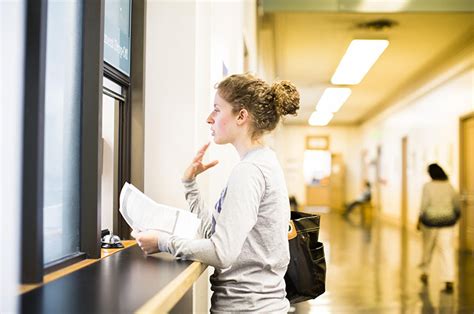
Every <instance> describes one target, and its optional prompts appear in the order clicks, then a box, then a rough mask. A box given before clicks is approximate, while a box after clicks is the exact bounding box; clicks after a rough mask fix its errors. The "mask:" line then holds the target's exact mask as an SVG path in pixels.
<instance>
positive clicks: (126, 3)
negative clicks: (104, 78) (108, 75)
mask: <svg viewBox="0 0 474 314" xmlns="http://www.w3.org/2000/svg"><path fill="white" fill-rule="evenodd" d="M130 17H131V1H130V0H105V21H104V61H105V62H107V63H108V64H110V65H112V66H113V67H114V68H116V69H117V70H119V71H120V72H122V73H124V74H126V75H127V76H130V37H131V27H130V26H131V23H130Z"/></svg>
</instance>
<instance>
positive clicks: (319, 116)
mask: <svg viewBox="0 0 474 314" xmlns="http://www.w3.org/2000/svg"><path fill="white" fill-rule="evenodd" d="M333 116H334V115H333V114H332V113H331V112H324V111H315V112H313V113H312V114H311V117H309V120H308V123H309V125H312V126H325V125H327V124H328V123H329V121H331V119H332V117H333Z"/></svg>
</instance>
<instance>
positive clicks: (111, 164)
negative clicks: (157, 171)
mask: <svg viewBox="0 0 474 314" xmlns="http://www.w3.org/2000/svg"><path fill="white" fill-rule="evenodd" d="M104 91H106V92H107V93H106V94H105V93H104V94H103V97H102V175H101V197H100V199H101V229H102V230H104V229H109V231H111V232H112V233H114V234H118V231H119V230H117V226H116V222H115V224H114V221H116V219H117V215H118V193H119V191H118V189H117V188H118V180H119V179H118V176H119V174H118V170H119V165H118V163H119V145H118V141H119V111H120V106H121V101H120V100H119V99H117V98H116V96H115V97H114V94H117V95H118V96H121V95H122V93H123V90H122V87H121V86H120V85H118V84H116V83H114V82H113V81H111V80H109V79H107V78H106V77H104Z"/></svg>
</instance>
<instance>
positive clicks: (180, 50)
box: [144, 0, 257, 312]
mask: <svg viewBox="0 0 474 314" xmlns="http://www.w3.org/2000/svg"><path fill="white" fill-rule="evenodd" d="M255 11H256V4H255V1H244V0H242V1H151V0H150V1H147V3H146V19H145V20H146V24H145V29H146V37H145V43H146V44H145V46H146V49H145V60H146V64H145V83H144V86H145V105H144V107H145V154H144V155H145V165H144V182H145V193H146V194H147V195H149V196H150V197H151V198H152V199H154V200H156V201H158V202H162V203H165V204H169V205H172V206H177V207H181V208H186V207H187V203H186V201H185V199H184V194H183V187H182V184H181V176H182V173H183V171H184V170H185V168H186V167H187V166H188V165H189V163H190V162H191V160H192V158H193V157H194V155H195V153H196V152H197V150H198V149H199V148H200V147H201V146H202V145H204V144H205V143H207V142H208V141H211V140H212V138H211V137H210V127H209V125H207V124H206V119H207V116H208V114H209V113H210V112H211V110H212V108H213V104H214V102H213V101H214V92H215V90H214V85H215V84H216V83H217V82H218V81H220V80H221V79H222V77H223V76H224V74H225V73H224V72H225V70H227V72H228V73H229V74H231V73H235V72H242V70H243V60H244V58H243V51H244V44H243V42H244V38H245V41H246V45H247V49H248V52H249V66H250V70H255V68H254V67H255V65H256V53H257V51H256V50H257V49H256V42H255V40H256V34H255V32H256V29H255V23H256V22H255V16H256V12H255ZM214 159H217V160H219V164H218V165H217V166H216V167H214V168H213V169H210V170H208V172H206V173H204V174H202V175H200V176H199V177H198V184H199V186H200V190H201V194H202V196H203V197H204V199H205V201H206V202H207V204H208V207H209V208H212V207H213V204H214V202H215V201H216V200H217V198H218V196H219V193H220V191H221V189H222V188H223V186H224V185H225V183H226V180H227V176H228V174H229V173H230V171H231V169H232V167H233V166H234V165H235V163H236V162H238V155H237V153H236V151H235V150H234V148H233V147H232V146H230V145H225V146H217V145H215V144H211V146H210V147H209V149H208V153H207V156H206V159H205V161H210V160H214ZM207 284H208V280H207V279H206V280H204V279H203V278H201V280H199V283H198V285H200V286H202V285H207ZM204 291H208V290H207V289H199V288H196V287H195V288H194V292H195V296H197V298H195V302H196V301H199V302H197V303H195V304H194V309H195V311H196V312H202V311H207V310H208V306H209V304H208V303H206V304H202V300H209V296H208V294H207V293H204Z"/></svg>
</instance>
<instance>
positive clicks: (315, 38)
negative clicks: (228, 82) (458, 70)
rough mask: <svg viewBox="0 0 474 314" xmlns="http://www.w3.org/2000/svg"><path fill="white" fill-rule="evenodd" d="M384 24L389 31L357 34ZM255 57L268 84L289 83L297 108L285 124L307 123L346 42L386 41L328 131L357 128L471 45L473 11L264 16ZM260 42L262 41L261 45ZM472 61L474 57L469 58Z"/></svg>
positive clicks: (287, 13)
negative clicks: (297, 95)
mask: <svg viewBox="0 0 474 314" xmlns="http://www.w3.org/2000/svg"><path fill="white" fill-rule="evenodd" d="M379 19H389V20H392V21H394V22H395V24H396V25H395V26H393V27H391V28H384V29H380V30H377V29H374V28H361V27H358V26H357V25H358V24H361V23H367V22H371V21H374V20H379ZM259 25H260V26H259V35H260V36H259V38H260V58H261V60H266V62H263V63H264V67H266V69H265V72H266V73H271V76H273V78H274V79H288V80H291V81H292V82H294V83H295V84H296V85H297V87H298V89H299V91H300V95H301V103H300V106H301V109H300V111H299V114H298V116H297V117H294V118H293V117H292V118H289V119H286V120H285V123H287V124H307V121H308V119H309V116H310V115H311V113H312V112H313V111H314V110H315V107H316V104H317V102H318V100H319V98H320V96H321V94H322V92H323V91H324V89H325V88H326V87H330V86H332V85H331V83H330V79H331V77H332V75H333V74H334V71H335V69H336V67H337V65H338V64H339V61H340V60H341V58H342V56H343V54H344V52H345V51H346V49H347V47H348V45H349V43H350V42H351V40H352V39H388V40H389V41H390V44H389V46H388V48H387V49H386V50H385V51H384V53H383V54H382V55H381V57H380V58H379V59H378V61H377V62H376V63H375V65H374V66H373V67H372V68H371V70H370V71H369V72H368V74H367V75H366V76H365V77H364V79H363V80H362V82H361V83H360V84H358V85H354V86H350V87H351V88H352V94H351V96H350V97H349V99H348V100H347V101H346V102H345V104H344V105H343V106H342V108H341V109H340V110H339V111H338V112H337V113H336V114H335V115H334V118H333V120H332V121H331V122H330V124H329V126H335V125H358V124H360V123H362V122H364V120H366V119H368V118H370V117H371V116H373V115H374V114H376V113H377V112H380V111H381V110H382V109H384V108H386V107H387V106H389V105H390V104H391V103H392V102H393V100H394V99H396V97H397V95H398V94H399V93H400V91H402V90H404V89H406V88H407V86H409V85H410V84H411V83H412V82H419V81H422V80H423V79H424V78H425V77H426V75H427V73H429V72H430V69H431V68H433V67H438V66H439V65H440V64H441V63H443V62H444V60H447V59H449V56H450V55H453V54H455V52H456V51H457V50H460V49H461V50H462V49H463V46H465V45H468V44H471V43H472V41H473V38H474V12H472V11H471V12H467V13H466V12H465V13H459V12H456V13H441V12H430V13H421V12H406V13H359V12H350V13H347V12H289V11H277V12H275V11H273V12H265V13H264V14H263V16H262V19H261V22H260V24H259ZM262 40H263V42H262ZM472 58H474V56H472Z"/></svg>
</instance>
